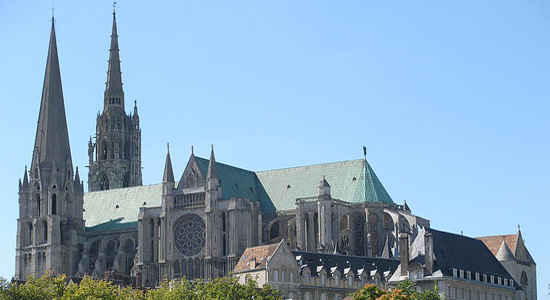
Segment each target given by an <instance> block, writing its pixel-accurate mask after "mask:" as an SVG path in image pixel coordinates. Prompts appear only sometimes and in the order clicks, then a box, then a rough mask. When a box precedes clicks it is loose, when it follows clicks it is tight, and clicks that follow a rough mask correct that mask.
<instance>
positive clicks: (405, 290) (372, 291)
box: [351, 280, 440, 300]
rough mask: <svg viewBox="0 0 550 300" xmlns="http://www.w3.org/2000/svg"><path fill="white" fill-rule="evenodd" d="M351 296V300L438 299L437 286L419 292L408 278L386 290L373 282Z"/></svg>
mask: <svg viewBox="0 0 550 300" xmlns="http://www.w3.org/2000/svg"><path fill="white" fill-rule="evenodd" d="M351 296H352V299H353V300H440V296H439V293H438V291H437V286H435V287H434V289H433V290H424V291H421V292H419V291H417V290H416V288H415V283H414V282H412V281H410V280H405V281H403V282H401V283H399V284H398V285H397V286H396V287H395V288H393V289H389V290H386V291H385V290H382V289H380V288H378V287H377V286H376V285H374V284H367V285H365V287H363V288H362V289H360V290H357V291H356V292H355V293H353V294H352V295H351Z"/></svg>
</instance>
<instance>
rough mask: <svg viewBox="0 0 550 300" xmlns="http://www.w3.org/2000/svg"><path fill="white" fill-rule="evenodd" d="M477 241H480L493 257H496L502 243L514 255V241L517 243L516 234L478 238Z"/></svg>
mask: <svg viewBox="0 0 550 300" xmlns="http://www.w3.org/2000/svg"><path fill="white" fill-rule="evenodd" d="M477 239H478V240H480V241H482V242H483V243H484V244H485V246H487V248H489V250H491V252H492V253H493V255H497V253H498V249H499V248H500V244H502V241H504V242H505V243H506V244H507V245H508V248H510V250H511V251H512V253H514V252H515V251H516V241H517V235H516V234H504V235H492V236H483V237H478V238H477Z"/></svg>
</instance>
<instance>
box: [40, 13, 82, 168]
mask: <svg viewBox="0 0 550 300" xmlns="http://www.w3.org/2000/svg"><path fill="white" fill-rule="evenodd" d="M54 162H55V165H56V166H57V167H58V168H63V169H64V170H66V168H69V169H70V170H71V171H72V158H71V148H70V145H69V133H68V130H67V118H66V116H65V103H64V101H63V88H62V86H61V72H60V70H59V58H58V56H57V42H56V37H55V25H54V18H53V17H52V27H51V32H50V43H49V49H48V58H47V62H46V72H45V75H44V84H43V88H42V99H41V102H40V114H39V116H38V126H37V129H36V138H35V142H34V153H33V157H32V164H31V170H36V169H37V168H45V169H47V168H51V167H52V166H53V164H54Z"/></svg>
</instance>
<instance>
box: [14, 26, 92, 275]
mask: <svg viewBox="0 0 550 300" xmlns="http://www.w3.org/2000/svg"><path fill="white" fill-rule="evenodd" d="M83 194H84V188H83V183H82V182H81V181H80V176H79V174H78V168H77V169H76V172H75V173H73V163H72V159H71V148H70V145H69V134H68V130H67V120H66V117H65V104H64V100H63V89H62V86H61V73H60V70H59V59H58V56H57V44H56V37H55V27H54V19H53V18H52V27H51V33H50V43H49V49H48V58H47V63H46V72H45V75H44V85H43V89H42V99H41V103H40V114H39V117H38V126H37V130H36V138H35V144H34V150H33V155H32V163H31V168H30V170H29V171H28V172H27V168H26V167H25V174H24V175H23V181H22V182H21V181H19V218H18V219H17V246H16V247H17V248H16V263H15V264H16V267H15V268H16V270H15V278H16V280H26V279H27V278H28V277H29V276H31V275H32V276H34V277H37V276H40V275H42V274H44V272H46V271H48V272H53V274H61V273H64V274H69V275H71V274H74V271H75V269H76V267H77V264H78V255H79V250H78V235H79V234H80V233H81V232H82V231H83V228H84V221H83V219H82V208H83Z"/></svg>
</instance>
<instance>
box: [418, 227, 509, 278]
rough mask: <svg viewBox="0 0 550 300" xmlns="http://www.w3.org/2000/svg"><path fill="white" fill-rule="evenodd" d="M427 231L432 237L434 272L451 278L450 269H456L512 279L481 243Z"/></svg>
mask: <svg viewBox="0 0 550 300" xmlns="http://www.w3.org/2000/svg"><path fill="white" fill-rule="evenodd" d="M429 231H430V232H431V233H432V237H433V249H434V256H435V263H434V270H441V272H443V275H446V276H452V275H453V272H452V269H453V268H456V269H462V270H465V271H470V272H479V273H482V274H489V275H496V276H500V277H502V278H507V279H512V276H511V275H510V274H509V273H508V272H507V271H506V269H504V267H503V266H502V264H501V263H500V262H499V261H498V260H497V259H496V258H495V256H494V255H493V254H492V253H491V251H489V249H487V247H486V246H485V244H484V243H483V242H482V241H480V240H478V239H475V238H470V237H466V236H463V235H457V234H453V233H449V232H444V231H439V230H435V229H429Z"/></svg>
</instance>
